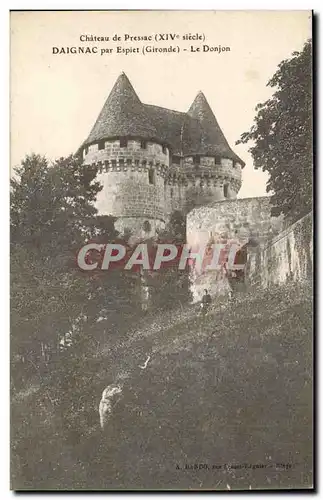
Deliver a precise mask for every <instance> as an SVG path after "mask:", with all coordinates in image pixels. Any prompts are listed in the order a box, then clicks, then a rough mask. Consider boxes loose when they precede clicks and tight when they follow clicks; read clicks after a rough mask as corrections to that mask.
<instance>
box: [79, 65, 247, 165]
mask: <svg viewBox="0 0 323 500" xmlns="http://www.w3.org/2000/svg"><path fill="white" fill-rule="evenodd" d="M118 136H123V137H140V138H142V139H147V140H148V139H150V140H156V141H157V142H160V143H164V144H166V145H168V146H169V147H170V149H171V150H172V152H173V154H177V155H189V154H192V155H193V154H205V155H207V154H209V155H218V156H221V157H225V158H230V159H232V160H235V161H238V162H240V163H241V165H242V166H244V165H245V163H244V162H243V161H242V160H241V159H240V158H239V157H238V156H237V155H236V154H235V153H234V152H233V151H232V149H231V148H230V146H229V144H228V142H227V140H226V138H225V137H224V134H223V132H222V130H221V128H220V126H219V124H218V122H217V120H216V118H215V116H214V114H213V111H212V109H211V108H210V106H209V104H208V102H207V100H206V98H205V96H204V94H203V93H202V92H199V93H198V94H197V96H196V98H195V100H194V102H193V104H192V105H191V107H190V109H189V110H188V112H187V113H182V112H179V111H174V110H171V109H166V108H162V107H159V106H153V105H151V104H144V103H142V102H141V101H140V99H139V97H138V96H137V94H136V92H135V90H134V88H133V87H132V85H131V83H130V81H129V79H128V78H127V76H126V75H125V74H124V73H121V75H120V76H119V78H118V79H117V81H116V83H115V84H114V87H113V88H112V90H111V92H110V95H109V97H108V99H107V100H106V102H105V104H104V106H103V108H102V111H101V113H100V114H99V116H98V118H97V120H96V122H95V124H94V126H93V128H92V130H91V132H90V135H89V136H88V138H87V139H86V141H84V143H83V146H85V145H87V144H91V143H93V142H97V141H99V140H100V139H108V138H112V137H118Z"/></svg>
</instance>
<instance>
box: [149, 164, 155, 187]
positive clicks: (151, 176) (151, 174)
mask: <svg viewBox="0 0 323 500" xmlns="http://www.w3.org/2000/svg"><path fill="white" fill-rule="evenodd" d="M148 179H149V184H153V185H155V184H156V172H155V169H154V168H152V167H150V169H149V170H148Z"/></svg>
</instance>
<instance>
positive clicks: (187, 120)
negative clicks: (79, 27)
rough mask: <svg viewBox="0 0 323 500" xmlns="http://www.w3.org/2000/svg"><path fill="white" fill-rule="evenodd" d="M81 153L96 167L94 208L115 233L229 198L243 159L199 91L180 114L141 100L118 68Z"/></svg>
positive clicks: (153, 227)
mask: <svg viewBox="0 0 323 500" xmlns="http://www.w3.org/2000/svg"><path fill="white" fill-rule="evenodd" d="M81 152H82V155H83V159H84V164H85V165H91V164H96V165H98V167H99V168H98V170H99V180H100V181H101V183H102V184H103V189H102V191H101V192H100V194H99V196H98V199H97V208H98V211H99V213H100V214H101V215H113V216H115V217H117V222H116V229H118V230H119V231H120V232H123V231H124V230H128V231H130V232H131V233H134V234H136V235H138V236H140V237H147V238H149V237H151V236H152V235H154V234H155V233H156V231H158V229H162V228H163V227H164V226H165V223H166V222H167V220H168V218H169V216H170V214H171V212H172V211H174V210H181V211H182V212H184V213H188V212H189V211H190V210H191V209H192V208H194V207H198V206H203V205H207V204H209V203H211V202H216V201H220V200H232V199H235V198H236V197H237V193H238V191H239V189H240V187H241V170H242V168H243V167H244V165H245V164H244V162H243V161H242V160H241V159H240V158H239V157H238V156H237V155H236V154H235V153H234V152H233V151H232V149H231V148H230V146H229V144H228V142H227V141H226V139H225V137H224V135H223V132H222V130H221V128H220V126H219V124H218V122H217V120H216V118H215V116H214V114H213V112H212V110H211V108H210V106H209V104H208V102H207V100H206V98H205V96H204V94H203V93H202V92H199V93H198V94H197V96H196V98H195V100H194V101H193V103H192V105H191V107H190V109H189V110H188V112H187V113H182V112H179V111H174V110H171V109H166V108H161V107H159V106H153V105H150V104H143V103H142V102H141V101H140V99H139V98H138V96H137V94H136V92H135V90H134V89H133V87H132V85H131V83H130V81H129V80H128V78H127V76H126V75H125V74H124V73H122V74H121V75H120V76H119V78H118V80H117V81H116V83H115V85H114V87H113V89H112V91H111V93H110V95H109V97H108V99H107V101H106V102H105V104H104V106H103V108H102V111H101V113H100V114H99V116H98V118H97V120H96V122H95V124H94V126H93V128H92V130H91V132H90V134H89V136H88V138H87V139H86V140H85V141H84V143H83V144H82V146H81Z"/></svg>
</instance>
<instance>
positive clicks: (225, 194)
mask: <svg viewBox="0 0 323 500" xmlns="http://www.w3.org/2000/svg"><path fill="white" fill-rule="evenodd" d="M228 188H229V185H228V184H224V186H223V192H224V197H225V198H227V197H228Z"/></svg>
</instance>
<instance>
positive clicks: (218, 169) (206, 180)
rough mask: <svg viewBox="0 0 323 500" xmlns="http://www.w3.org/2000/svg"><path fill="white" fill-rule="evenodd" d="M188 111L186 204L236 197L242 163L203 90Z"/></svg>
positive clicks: (185, 159) (185, 155) (184, 162)
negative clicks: (229, 142)
mask: <svg viewBox="0 0 323 500" xmlns="http://www.w3.org/2000/svg"><path fill="white" fill-rule="evenodd" d="M187 115H188V117H189V120H186V128H184V133H183V142H184V151H185V154H184V158H183V173H184V174H185V177H186V185H187V190H186V198H187V202H188V204H192V205H194V206H201V205H207V204H209V203H211V202H214V201H221V200H225V199H235V198H236V197H237V194H238V192H239V190H240V187H241V169H242V168H243V167H244V163H243V162H242V160H241V159H240V158H239V157H238V156H237V155H236V154H235V153H234V152H233V151H232V149H231V148H230V146H229V144H228V142H227V140H226V138H225V136H224V134H223V132H222V130H221V128H220V126H219V124H218V122H217V120H216V118H215V116H214V114H213V111H212V109H211V108H210V106H209V104H208V102H207V100H206V98H205V96H204V94H203V92H199V93H198V94H197V96H196V98H195V100H194V102H193V104H192V105H191V107H190V109H189V111H188V113H187ZM192 137H194V139H195V140H194V141H192V140H191V138H192Z"/></svg>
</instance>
